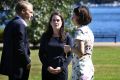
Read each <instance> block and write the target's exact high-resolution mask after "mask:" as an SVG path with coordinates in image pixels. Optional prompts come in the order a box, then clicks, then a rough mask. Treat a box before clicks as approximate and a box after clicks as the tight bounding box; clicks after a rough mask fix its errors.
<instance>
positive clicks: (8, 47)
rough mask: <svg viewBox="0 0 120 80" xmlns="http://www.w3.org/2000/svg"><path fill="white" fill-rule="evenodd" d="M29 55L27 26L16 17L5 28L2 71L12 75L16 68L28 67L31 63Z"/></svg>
mask: <svg viewBox="0 0 120 80" xmlns="http://www.w3.org/2000/svg"><path fill="white" fill-rule="evenodd" d="M29 56H30V50H29V45H28V37H27V33H26V26H25V25H24V24H23V22H22V21H21V20H20V19H19V17H15V18H14V19H13V20H11V21H10V22H9V23H8V24H7V26H6V27H5V30H4V38H3V51H2V56H1V65H0V73H1V74H4V75H10V74H12V72H13V71H14V70H15V69H19V68H22V67H26V66H27V64H29V63H30V59H29Z"/></svg>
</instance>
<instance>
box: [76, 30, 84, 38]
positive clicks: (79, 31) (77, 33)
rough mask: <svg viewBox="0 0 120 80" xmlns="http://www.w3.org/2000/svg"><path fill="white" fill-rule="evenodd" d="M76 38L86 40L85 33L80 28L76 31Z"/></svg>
mask: <svg viewBox="0 0 120 80" xmlns="http://www.w3.org/2000/svg"><path fill="white" fill-rule="evenodd" d="M74 39H78V40H84V34H83V32H82V31H81V30H80V29H78V30H76V31H75V35H74Z"/></svg>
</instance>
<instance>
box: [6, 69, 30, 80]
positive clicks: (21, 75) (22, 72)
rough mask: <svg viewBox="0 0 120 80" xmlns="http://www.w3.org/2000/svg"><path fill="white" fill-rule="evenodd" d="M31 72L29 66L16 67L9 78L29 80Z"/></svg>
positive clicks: (12, 79)
mask: <svg viewBox="0 0 120 80" xmlns="http://www.w3.org/2000/svg"><path fill="white" fill-rule="evenodd" d="M29 72H30V70H28V69H27V68H19V69H14V71H13V74H12V75H9V76H8V78H9V80H28V78H29Z"/></svg>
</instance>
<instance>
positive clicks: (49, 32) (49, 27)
mask: <svg viewBox="0 0 120 80" xmlns="http://www.w3.org/2000/svg"><path fill="white" fill-rule="evenodd" d="M54 15H58V16H59V17H60V18H61V21H62V26H61V28H60V31H59V35H60V39H61V41H64V35H63V34H64V19H63V17H62V15H61V14H60V13H59V12H58V11H55V12H53V13H52V14H51V16H50V19H49V24H48V27H47V30H46V32H45V33H46V36H47V38H48V39H50V38H51V37H52V35H53V28H52V26H51V21H52V17H53V16H54Z"/></svg>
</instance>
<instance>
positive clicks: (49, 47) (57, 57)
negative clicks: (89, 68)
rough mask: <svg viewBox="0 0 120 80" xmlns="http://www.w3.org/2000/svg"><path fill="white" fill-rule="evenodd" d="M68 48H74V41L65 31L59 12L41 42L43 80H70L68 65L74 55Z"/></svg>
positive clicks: (53, 17) (40, 54) (51, 20)
mask: <svg viewBox="0 0 120 80" xmlns="http://www.w3.org/2000/svg"><path fill="white" fill-rule="evenodd" d="M66 46H71V47H72V39H71V37H70V35H69V34H68V33H65V31H64V20H63V17H62V16H61V14H60V13H59V12H54V13H52V15H51V17H50V20H49V25H48V28H47V30H46V32H45V33H43V35H42V37H41V40H40V48H39V58H40V61H41V62H42V80H67V79H68V65H69V63H70V61H71V59H72V53H71V50H70V48H69V47H66Z"/></svg>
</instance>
